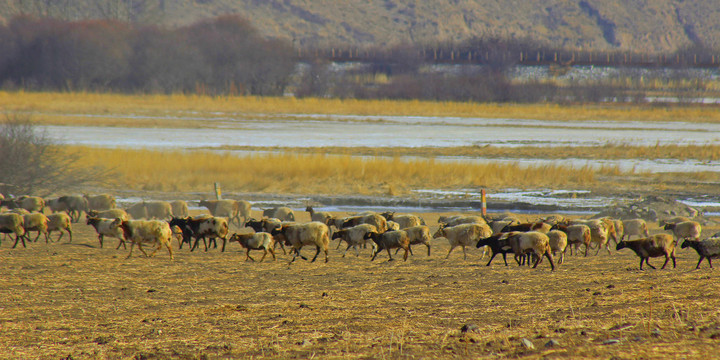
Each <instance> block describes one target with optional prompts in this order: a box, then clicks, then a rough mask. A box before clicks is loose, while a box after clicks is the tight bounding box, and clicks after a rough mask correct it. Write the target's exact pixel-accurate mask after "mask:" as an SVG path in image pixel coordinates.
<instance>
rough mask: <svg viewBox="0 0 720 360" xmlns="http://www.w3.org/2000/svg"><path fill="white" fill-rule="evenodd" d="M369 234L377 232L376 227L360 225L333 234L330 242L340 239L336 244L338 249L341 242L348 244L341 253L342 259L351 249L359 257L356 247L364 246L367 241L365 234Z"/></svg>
mask: <svg viewBox="0 0 720 360" xmlns="http://www.w3.org/2000/svg"><path fill="white" fill-rule="evenodd" d="M371 232H377V227H375V225H370V224H360V225H357V226H353V227H350V228H345V229H341V230H338V231H336V232H334V233H333V235H332V240H334V239H340V241H339V242H338V247H339V246H340V244H341V243H342V242H343V241H344V242H346V243H347V244H348V245H347V248H346V249H345V251H344V252H343V255H342V257H345V254H346V253H347V251H348V250H349V249H350V248H351V247H352V248H353V249H355V255H356V256H360V252H359V251H358V245H364V244H365V242H366V241H367V234H369V233H371ZM374 252H375V243H374V242H373V253H374Z"/></svg>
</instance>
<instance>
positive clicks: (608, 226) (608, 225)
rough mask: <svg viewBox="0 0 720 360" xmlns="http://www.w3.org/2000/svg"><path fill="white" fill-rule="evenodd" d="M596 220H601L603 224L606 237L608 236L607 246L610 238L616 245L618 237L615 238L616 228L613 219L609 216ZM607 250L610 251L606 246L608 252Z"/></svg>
mask: <svg viewBox="0 0 720 360" xmlns="http://www.w3.org/2000/svg"><path fill="white" fill-rule="evenodd" d="M598 220H600V221H602V222H603V224H605V230H606V232H607V238H608V240H607V241H608V246H609V243H610V240H612V241H613V242H615V244H616V245H617V242H618V238H617V230H616V229H615V220H613V219H611V218H609V217H603V218H600V219H598ZM609 252H610V249H609V248H608V253H609Z"/></svg>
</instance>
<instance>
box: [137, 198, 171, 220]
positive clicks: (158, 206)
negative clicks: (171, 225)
mask: <svg viewBox="0 0 720 360" xmlns="http://www.w3.org/2000/svg"><path fill="white" fill-rule="evenodd" d="M144 204H145V210H146V211H147V218H148V219H158V220H169V219H171V218H172V216H173V212H172V205H170V203H169V202H167V201H146V202H145V203H144Z"/></svg>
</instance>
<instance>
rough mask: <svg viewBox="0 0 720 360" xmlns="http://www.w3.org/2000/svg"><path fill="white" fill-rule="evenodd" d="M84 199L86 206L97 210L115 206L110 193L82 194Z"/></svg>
mask: <svg viewBox="0 0 720 360" xmlns="http://www.w3.org/2000/svg"><path fill="white" fill-rule="evenodd" d="M83 196H84V197H85V199H87V201H88V208H89V209H90V210H97V211H103V210H110V209H114V208H115V205H116V203H115V197H114V196H112V195H110V194H100V195H88V194H85V195H83Z"/></svg>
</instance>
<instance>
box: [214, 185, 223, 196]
mask: <svg viewBox="0 0 720 360" xmlns="http://www.w3.org/2000/svg"><path fill="white" fill-rule="evenodd" d="M215 199H217V200H222V189H220V183H219V182H216V183H215Z"/></svg>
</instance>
